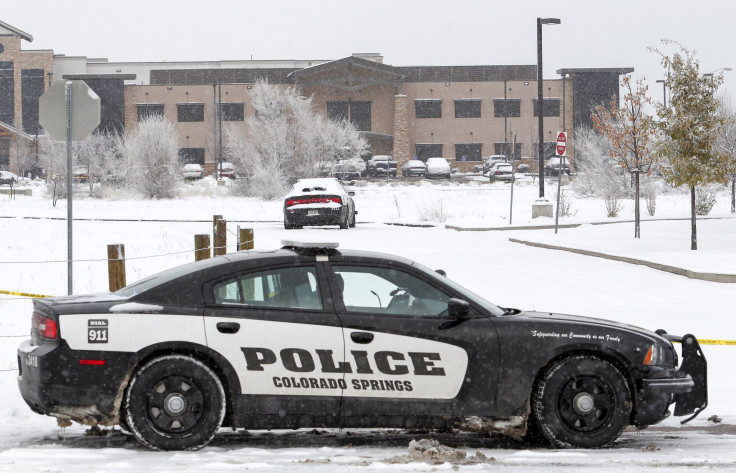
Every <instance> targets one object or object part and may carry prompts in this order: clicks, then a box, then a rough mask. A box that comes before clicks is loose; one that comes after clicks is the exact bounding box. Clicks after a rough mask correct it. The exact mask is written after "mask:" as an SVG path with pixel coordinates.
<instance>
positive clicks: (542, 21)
mask: <svg viewBox="0 0 736 473" xmlns="http://www.w3.org/2000/svg"><path fill="white" fill-rule="evenodd" d="M560 23H561V21H560V19H559V18H537V112H538V113H539V143H538V153H539V197H544V92H543V90H542V89H543V86H544V84H543V83H542V80H543V75H542V25H559V24H560Z"/></svg>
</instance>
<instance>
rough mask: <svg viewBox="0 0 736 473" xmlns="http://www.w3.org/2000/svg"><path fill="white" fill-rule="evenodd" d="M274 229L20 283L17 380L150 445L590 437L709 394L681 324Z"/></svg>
mask: <svg viewBox="0 0 736 473" xmlns="http://www.w3.org/2000/svg"><path fill="white" fill-rule="evenodd" d="M282 243H283V244H284V246H283V248H281V249H278V250H274V251H249V252H239V253H235V254H230V255H224V256H218V257H215V258H212V259H207V260H203V261H198V262H195V263H191V264H187V265H184V266H180V267H177V268H173V269H169V270H167V271H164V272H162V273H160V274H157V275H154V276H151V277H149V278H147V279H144V280H141V281H139V282H137V283H135V284H132V285H130V286H128V287H126V288H124V289H121V290H119V291H117V292H115V293H111V294H101V295H90V296H69V297H54V298H48V299H36V300H34V306H33V307H34V309H33V316H32V331H31V339H30V340H27V341H25V342H23V343H22V344H21V346H20V347H19V349H18V357H19V366H20V375H19V377H18V383H19V386H20V391H21V394H22V396H23V398H24V399H25V401H26V402H27V403H28V405H29V406H30V407H31V409H33V410H34V411H35V412H37V413H40V414H45V415H49V416H54V417H57V418H58V420H59V422H60V423H61V424H62V425H68V424H69V422H70V421H76V422H79V423H82V424H88V425H107V426H110V425H115V424H119V425H120V427H121V428H123V429H125V430H127V431H129V432H131V433H132V434H133V435H134V436H135V437H136V438H137V440H138V441H140V442H141V443H142V444H144V445H146V446H148V447H151V448H154V449H159V450H179V449H183V450H191V449H198V448H201V447H203V446H205V445H206V444H207V443H208V442H209V441H210V440H211V439H212V438H213V436H214V435H215V434H216V432H217V430H218V429H219V428H220V427H233V428H236V427H242V428H247V429H282V428H301V427H347V428H357V427H392V428H445V429H447V428H459V429H463V428H464V429H474V430H484V431H487V432H493V431H496V432H501V433H504V434H508V435H511V436H514V437H522V436H524V435H526V434H529V433H531V432H536V433H539V434H541V435H542V436H543V438H546V439H547V440H548V441H549V442H550V443H551V444H552V445H554V446H557V447H583V448H595V447H602V446H608V445H610V444H612V443H613V442H614V441H615V440H616V439H617V438H618V437H619V435H620V434H621V432H622V431H623V429H624V428H625V427H626V426H627V425H630V424H633V425H636V426H638V427H641V428H643V427H646V426H648V425H651V424H654V423H657V422H660V421H661V420H663V419H664V418H666V417H667V416H668V415H669V411H668V408H669V406H670V405H671V404H672V403H676V406H675V409H674V411H675V412H674V413H675V415H679V416H682V415H692V417H694V416H695V415H697V414H698V413H699V412H700V411H702V410H703V409H704V408H705V406H706V405H707V388H706V361H705V358H704V357H703V353H702V351H701V350H700V347H699V345H698V342H697V340H696V339H695V337H693V336H692V335H685V336H683V337H679V336H670V335H667V334H666V333H665V332H664V331H659V332H658V333H653V332H649V331H646V330H643V329H639V328H635V327H632V326H628V325H623V324H619V323H615V322H610V321H605V320H598V319H591V318H584V317H575V316H569V315H560V314H551V313H537V312H524V311H520V310H517V309H508V308H501V307H498V306H495V305H494V304H492V303H490V302H488V301H486V300H484V299H483V298H481V297H479V296H477V295H476V294H473V293H472V292H470V291H468V290H467V289H465V288H463V287H461V286H460V285H458V284H456V283H454V282H452V280H450V279H448V278H447V277H446V276H445V275H444V272H442V271H440V270H438V271H432V270H430V269H428V268H426V267H424V266H422V265H420V264H418V263H416V262H413V261H411V260H408V259H405V258H402V257H398V256H392V255H387V254H383V253H372V252H365V251H353V250H344V251H343V250H339V249H338V248H337V246H338V245H337V244H335V243H301V242H292V241H285V242H282ZM673 341H676V342H681V357H682V363H681V364H680V366H679V368H678V364H679V363H678V358H679V356H678V354H677V352H676V350H675V348H674V346H673V344H672V342H673ZM692 417H691V418H692Z"/></svg>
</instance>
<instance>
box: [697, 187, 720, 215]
mask: <svg viewBox="0 0 736 473" xmlns="http://www.w3.org/2000/svg"><path fill="white" fill-rule="evenodd" d="M718 187H720V186H719V185H718V184H708V185H707V186H702V187H697V188H696V189H695V215H708V214H709V213H710V211H711V210H713V206H714V205H716V201H717V200H718V197H717V195H716V194H717V192H718Z"/></svg>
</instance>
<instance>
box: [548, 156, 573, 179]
mask: <svg viewBox="0 0 736 473" xmlns="http://www.w3.org/2000/svg"><path fill="white" fill-rule="evenodd" d="M568 163H569V161H568V160H567V159H564V161H563V158H549V160H548V161H547V164H545V165H544V175H545V176H558V175H559V174H560V171H562V172H563V173H564V174H567V175H570V165H569V164H568Z"/></svg>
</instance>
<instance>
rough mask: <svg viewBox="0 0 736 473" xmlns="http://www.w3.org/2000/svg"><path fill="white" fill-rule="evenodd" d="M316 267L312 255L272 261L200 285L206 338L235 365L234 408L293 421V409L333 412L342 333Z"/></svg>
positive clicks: (286, 423) (281, 422)
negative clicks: (301, 260) (298, 260)
mask: <svg viewBox="0 0 736 473" xmlns="http://www.w3.org/2000/svg"><path fill="white" fill-rule="evenodd" d="M322 273H323V271H321V270H318V268H317V265H315V264H314V263H312V264H305V265H301V266H295V265H290V266H288V267H273V266H271V267H268V268H267V269H266V268H264V269H260V270H252V271H250V272H247V273H242V274H234V275H230V276H227V277H223V278H221V279H219V280H217V281H213V282H211V283H210V284H208V285H206V286H205V301H206V302H207V307H206V309H205V328H206V333H207V341H208V345H209V346H210V347H211V348H213V349H214V350H216V351H217V352H219V353H221V354H222V355H223V356H225V358H227V360H228V362H229V363H230V364H231V365H232V366H233V368H234V369H235V371H236V372H237V376H238V379H239V386H237V388H238V389H237V391H239V396H236V398H237V399H236V403H237V404H236V414H237V415H250V416H258V422H261V424H259V425H262V426H272V427H279V426H282V427H291V426H293V425H292V424H291V423H290V422H291V421H292V420H293V419H292V420H290V417H289V416H295V415H304V414H310V415H313V416H322V415H326V416H328V417H330V416H331V417H334V418H335V419H336V416H337V413H338V411H339V407H340V396H341V394H342V389H343V387H344V380H343V376H342V374H341V373H339V367H340V366H341V364H342V362H343V352H344V350H343V337H342V328H341V327H340V322H339V319H338V318H337V316H336V315H335V312H334V309H333V307H332V302H331V299H330V298H329V297H328V296H325V293H324V291H323V288H325V287H326V281H325V279H324V275H323V274H322ZM323 296H324V297H323ZM267 416H273V419H274V422H269V421H267V418H268V417H267ZM320 423H326V424H329V423H330V421H329V419H328V420H322V421H320Z"/></svg>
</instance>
